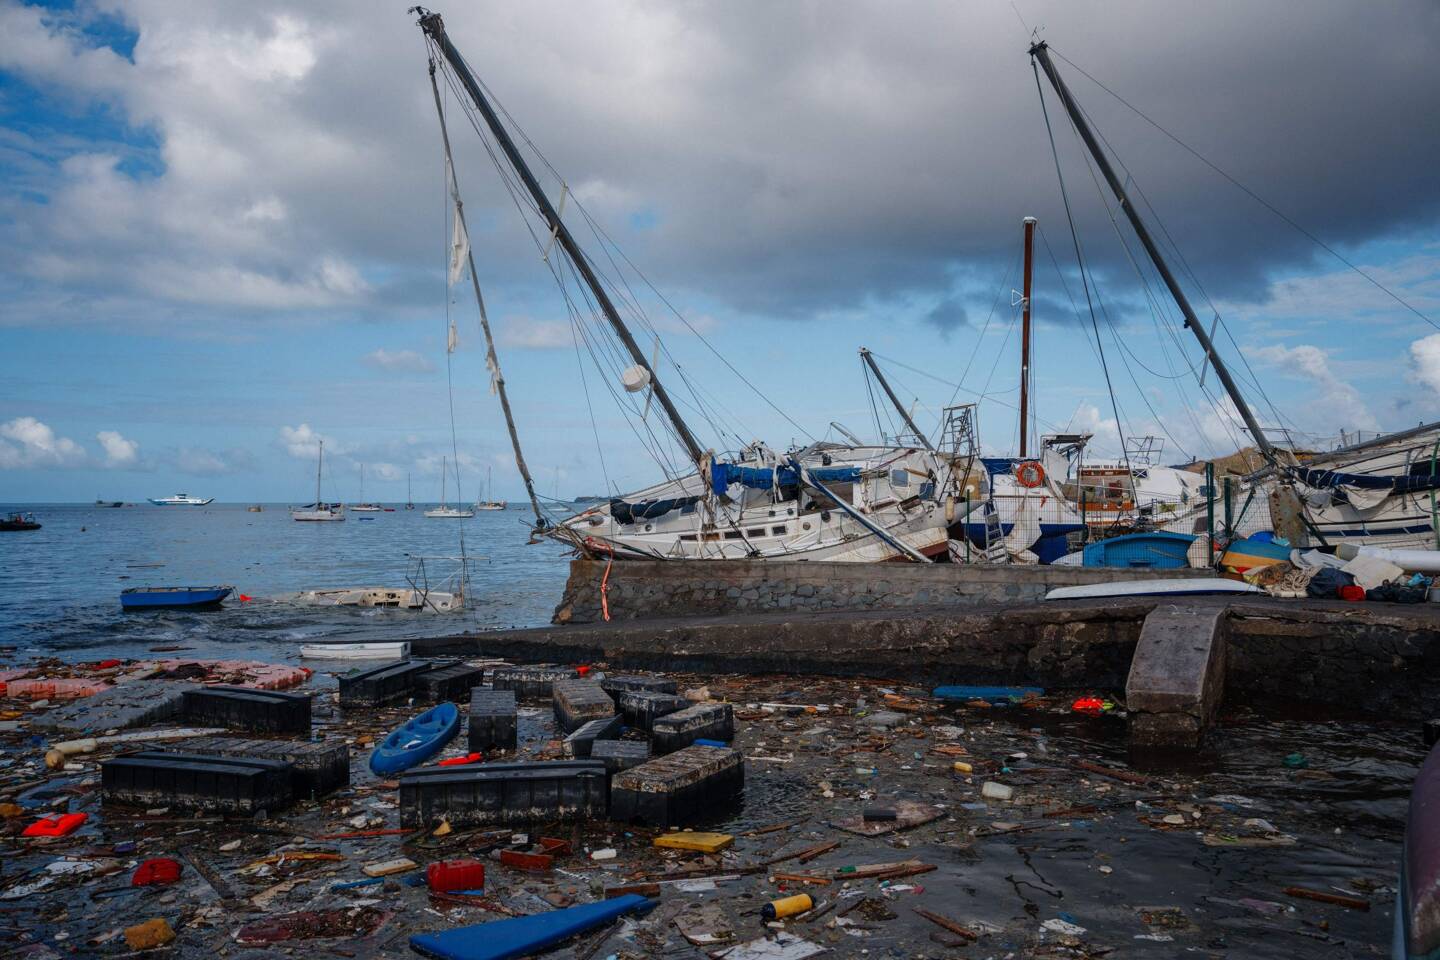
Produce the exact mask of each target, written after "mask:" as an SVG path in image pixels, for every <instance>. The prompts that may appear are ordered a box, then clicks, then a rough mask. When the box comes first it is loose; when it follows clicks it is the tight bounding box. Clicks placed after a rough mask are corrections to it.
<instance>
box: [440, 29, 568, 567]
mask: <svg viewBox="0 0 1440 960" xmlns="http://www.w3.org/2000/svg"><path fill="white" fill-rule="evenodd" d="M435 66H436V64H435V58H434V57H431V58H430V92H431V93H433V94H434V95H435V113H436V115H437V116H438V117H439V120H440V138H441V142H442V143H443V144H444V146H445V173H446V178H447V179H448V181H449V183H448V184H447V188H448V189H449V190H450V191H451V193H452V196H453V198H454V201H455V218H456V219H457V220H458V221H459V229H460V230H463V231H464V232H465V236H466V237H467V238H468V237H469V235H470V231H469V226H468V225H467V224H466V223H465V205H464V203H463V202H462V201H461V199H460V180H459V174H458V173H457V172H456V170H455V160H454V157H453V156H452V155H451V152H450V130H449V127H448V126H447V125H446V123H445V107H444V104H443V103H442V102H441V100H440V86H439V84H437V83H436V82H435ZM465 256H466V260H467V263H468V265H469V268H470V283H471V285H472V287H473V288H474V291H475V305H476V307H477V308H478V309H479V314H480V330H481V332H482V333H483V334H484V335H485V363H486V366H487V367H488V368H489V370H490V384H491V387H492V388H493V389H494V391H495V393H496V394H497V395H498V396H499V398H500V409H501V410H502V411H503V412H504V414H505V426H506V428H507V429H508V430H509V432H510V444H511V446H512V447H514V450H515V466H516V467H517V468H518V469H519V471H520V477H521V479H523V480H524V481H525V493H526V494H527V495H528V496H529V497H530V506H531V507H533V508H534V510H535V527H536V529H537V530H543V529H544V528H545V527H547V526H549V520H548V519H547V518H546V517H545V515H544V513H542V512H541V510H540V501H539V500H537V499H536V497H535V481H534V480H533V479H531V477H530V468H529V466H527V465H526V463H525V453H524V451H523V450H521V448H520V435H519V433H518V432H517V431H516V429H515V417H514V416H513V415H512V414H511V412H510V396H509V394H508V393H507V392H506V390H505V375H504V374H503V373H501V372H500V358H499V356H498V355H497V354H496V352H495V338H494V337H493V336H492V335H491V333H490V318H489V317H488V316H486V314H485V298H484V296H482V295H481V293H480V277H479V275H478V274H477V273H476V272H475V248H474V247H473V246H471V245H470V244H469V243H468V242H467V243H466V245H465ZM445 310H446V314H447V319H448V314H449V311H450V297H449V291H448V285H447V291H446V298H445ZM447 346H448V340H447ZM445 377H446V385H447V386H449V378H450V351H449V350H448V349H447V350H446V351H445ZM450 433H451V438H452V441H453V439H454V434H455V404H454V400H453V399H452V400H451V404H450ZM453 452H454V454H455V458H456V461H457V463H458V461H459V458H460V454H459V451H458V450H455V451H453ZM457 470H458V467H457ZM455 480H456V483H457V484H458V483H459V480H460V477H459V473H458V472H457V473H456V477H455ZM462 534H463V531H462ZM461 553H462V554H463V553H464V548H463V540H462V548H461Z"/></svg>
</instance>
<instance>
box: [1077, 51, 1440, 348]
mask: <svg viewBox="0 0 1440 960" xmlns="http://www.w3.org/2000/svg"><path fill="white" fill-rule="evenodd" d="M1051 52H1052V53H1053V54H1055V56H1057V57H1059V58H1060V59H1061V60H1064V61H1065V63H1066V64H1067V65H1068V66H1070V67H1072V68H1073V69H1074V70H1075V72H1077V73H1079V74H1080V75H1081V76H1082V77H1084V78H1085V79H1087V80H1089V81H1090V82H1091V83H1093V84H1095V85H1096V86H1097V87H1099V88H1100V89H1101V90H1104V91H1105V92H1106V93H1108V94H1109V95H1110V96H1112V97H1114V98H1115V99H1116V100H1117V101H1119V102H1120V104H1121V105H1123V106H1124V107H1125V108H1126V109H1128V110H1130V111H1131V112H1132V113H1134V114H1135V115H1136V116H1137V117H1139V118H1140V119H1141V120H1144V121H1145V122H1146V123H1148V124H1150V125H1151V126H1152V127H1154V128H1155V129H1156V130H1159V131H1160V132H1161V133H1163V134H1164V135H1165V136H1166V137H1167V138H1169V139H1170V140H1172V141H1173V142H1174V143H1175V144H1176V146H1178V147H1180V149H1182V150H1184V151H1185V152H1186V153H1188V154H1190V155H1191V156H1192V157H1194V158H1195V159H1196V160H1199V161H1200V162H1201V163H1203V164H1205V166H1207V167H1209V168H1210V169H1211V170H1213V171H1215V172H1216V173H1217V174H1219V175H1220V176H1221V177H1223V178H1224V179H1225V180H1227V181H1228V182H1229V183H1230V184H1231V185H1232V186H1234V187H1235V188H1236V189H1237V190H1239V191H1241V192H1242V193H1244V194H1245V195H1246V196H1248V197H1249V198H1250V199H1252V200H1254V201H1255V202H1256V203H1258V204H1260V206H1262V207H1264V208H1265V209H1266V210H1268V211H1270V212H1271V213H1272V214H1274V215H1275V216H1276V217H1278V218H1279V219H1280V220H1282V221H1283V222H1284V223H1285V224H1286V225H1288V226H1289V227H1291V228H1292V229H1294V230H1295V232H1297V233H1299V234H1300V235H1301V236H1303V237H1305V239H1307V240H1309V241H1310V242H1311V243H1313V244H1315V245H1316V246H1317V247H1319V248H1320V249H1322V250H1324V251H1325V252H1326V253H1328V254H1330V255H1331V256H1332V257H1334V258H1335V259H1336V260H1339V261H1340V262H1341V263H1343V264H1344V265H1345V266H1347V267H1349V268H1350V269H1351V270H1354V271H1355V272H1356V273H1358V274H1359V275H1360V276H1362V277H1364V278H1365V279H1366V280H1368V281H1369V282H1370V283H1372V284H1374V286H1375V287H1376V288H1377V289H1379V290H1380V291H1382V292H1383V293H1384V294H1385V295H1386V296H1388V297H1390V298H1391V299H1392V300H1394V301H1395V302H1396V303H1398V304H1400V305H1401V306H1402V307H1404V308H1405V309H1406V310H1409V311H1410V312H1411V313H1413V314H1415V316H1417V317H1419V318H1420V319H1421V320H1424V321H1425V322H1426V323H1428V324H1429V325H1430V326H1432V327H1434V328H1435V329H1437V330H1440V322H1437V321H1435V320H1434V319H1433V318H1431V317H1430V316H1429V315H1428V314H1426V313H1424V312H1422V311H1421V310H1420V309H1419V308H1418V307H1416V306H1415V305H1414V304H1412V303H1410V302H1409V301H1408V300H1406V299H1405V298H1404V297H1402V296H1400V295H1399V294H1398V293H1396V292H1395V291H1394V290H1392V289H1390V288H1389V287H1387V286H1385V284H1383V283H1381V282H1380V281H1379V280H1378V279H1377V278H1376V277H1374V276H1372V275H1371V274H1370V273H1367V272H1366V271H1365V270H1364V269H1362V268H1361V267H1359V266H1357V265H1356V264H1354V263H1353V262H1351V261H1350V260H1348V259H1346V257H1345V256H1344V255H1343V254H1341V253H1340V251H1338V250H1336V249H1335V248H1334V247H1332V246H1330V245H1329V244H1328V243H1326V242H1325V241H1324V240H1321V239H1320V238H1319V237H1317V236H1315V234H1313V233H1311V232H1310V231H1309V230H1307V229H1305V228H1304V227H1303V226H1301V225H1300V224H1299V223H1297V222H1296V221H1295V220H1293V219H1292V218H1291V217H1289V216H1288V215H1286V214H1285V212H1284V211H1282V210H1281V209H1280V208H1278V207H1276V206H1275V205H1274V204H1272V203H1270V201H1268V200H1266V199H1265V198H1264V197H1262V196H1260V195H1259V194H1258V193H1256V192H1255V191H1254V190H1252V189H1250V188H1249V187H1247V186H1246V185H1245V184H1244V183H1241V182H1240V180H1238V179H1237V178H1235V177H1234V176H1231V175H1230V174H1229V173H1228V172H1226V171H1225V170H1224V169H1222V168H1221V167H1220V166H1219V165H1218V164H1216V163H1214V162H1213V161H1211V160H1210V159H1209V158H1207V157H1206V156H1205V155H1204V154H1202V153H1201V152H1200V151H1198V150H1196V149H1195V148H1194V147H1192V146H1190V144H1188V143H1186V142H1185V141H1184V140H1181V139H1180V138H1179V137H1177V136H1176V135H1175V134H1173V133H1171V132H1170V131H1169V130H1167V129H1165V127H1163V126H1162V125H1161V124H1160V123H1159V122H1158V121H1156V120H1153V119H1151V118H1150V117H1149V116H1148V115H1146V114H1145V113H1144V112H1143V111H1142V110H1141V109H1140V108H1139V107H1137V106H1135V105H1134V104H1132V103H1131V102H1130V101H1128V100H1126V99H1125V98H1124V97H1122V96H1120V94H1118V93H1116V92H1115V91H1114V90H1111V89H1110V88H1109V87H1107V86H1106V85H1105V84H1103V83H1101V82H1100V81H1099V80H1097V79H1096V78H1095V77H1093V76H1091V75H1090V74H1089V73H1087V72H1085V69H1084V68H1083V67H1080V66H1079V65H1077V64H1076V63H1075V61H1073V60H1071V59H1070V58H1069V57H1066V56H1065V55H1064V54H1063V53H1061V52H1060V51H1058V50H1055V49H1054V48H1051ZM1147 205H1148V201H1147ZM1187 269H1188V268H1187ZM1207 299H1208V298H1207Z"/></svg>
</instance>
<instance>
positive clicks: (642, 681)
mask: <svg viewBox="0 0 1440 960" xmlns="http://www.w3.org/2000/svg"><path fill="white" fill-rule="evenodd" d="M600 686H601V687H602V688H603V689H604V690H605V692H606V693H608V694H610V696H612V697H615V698H616V699H617V701H618V699H619V697H620V694H622V693H628V692H629V691H631V690H649V691H650V692H652V693H679V692H680V685H679V684H678V683H676V682H675V681H674V680H666V679H665V678H664V677H646V676H640V675H638V674H621V675H618V676H613V677H609V676H607V677H606V678H605V679H604V680H601V681H600Z"/></svg>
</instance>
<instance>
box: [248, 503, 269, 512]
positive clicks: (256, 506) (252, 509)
mask: <svg viewBox="0 0 1440 960" xmlns="http://www.w3.org/2000/svg"><path fill="white" fill-rule="evenodd" d="M245 509H246V510H248V511H250V512H251V513H260V512H261V511H263V510H264V509H265V508H264V507H262V506H260V504H258V503H257V504H255V505H254V506H253V507H246V508H245Z"/></svg>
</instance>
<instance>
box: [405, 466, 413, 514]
mask: <svg viewBox="0 0 1440 960" xmlns="http://www.w3.org/2000/svg"><path fill="white" fill-rule="evenodd" d="M405 509H406V510H414V509H415V498H414V497H412V496H411V495H410V474H408V473H407V474H405Z"/></svg>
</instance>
